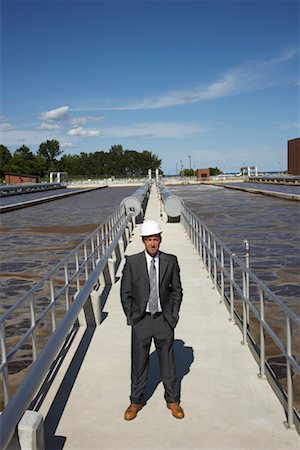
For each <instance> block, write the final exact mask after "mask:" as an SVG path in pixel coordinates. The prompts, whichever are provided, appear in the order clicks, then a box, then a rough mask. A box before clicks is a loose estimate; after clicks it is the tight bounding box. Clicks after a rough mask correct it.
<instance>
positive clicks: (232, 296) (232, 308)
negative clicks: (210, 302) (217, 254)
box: [230, 253, 235, 324]
mask: <svg viewBox="0 0 300 450" xmlns="http://www.w3.org/2000/svg"><path fill="white" fill-rule="evenodd" d="M233 257H234V253H232V254H231V255H230V320H231V321H232V322H233V323H234V324H235V320H234V288H233V282H234V263H233Z"/></svg>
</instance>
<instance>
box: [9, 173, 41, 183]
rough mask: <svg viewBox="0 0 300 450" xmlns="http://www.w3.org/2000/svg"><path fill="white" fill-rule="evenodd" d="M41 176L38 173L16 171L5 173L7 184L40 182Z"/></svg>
mask: <svg viewBox="0 0 300 450" xmlns="http://www.w3.org/2000/svg"><path fill="white" fill-rule="evenodd" d="M38 182H39V177H38V176H36V175H25V174H16V173H6V174H5V184H21V183H38Z"/></svg>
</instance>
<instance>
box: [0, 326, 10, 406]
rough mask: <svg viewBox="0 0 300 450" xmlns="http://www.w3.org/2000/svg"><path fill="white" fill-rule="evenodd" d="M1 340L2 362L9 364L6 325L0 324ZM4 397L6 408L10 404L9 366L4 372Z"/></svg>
mask: <svg viewBox="0 0 300 450" xmlns="http://www.w3.org/2000/svg"><path fill="white" fill-rule="evenodd" d="M0 340H1V360H2V364H6V363H7V351H6V340H5V324H4V322H1V323H0ZM2 375H3V397H4V405H5V406H6V405H7V404H8V402H9V379H8V369H7V366H6V367H4V369H3V372H2Z"/></svg>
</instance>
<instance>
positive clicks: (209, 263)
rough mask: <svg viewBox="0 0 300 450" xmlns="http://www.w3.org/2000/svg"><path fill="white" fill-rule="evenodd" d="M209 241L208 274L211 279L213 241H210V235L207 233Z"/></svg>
mask: <svg viewBox="0 0 300 450" xmlns="http://www.w3.org/2000/svg"><path fill="white" fill-rule="evenodd" d="M207 235H208V239H207V247H208V248H207V258H208V261H207V263H208V273H209V277H210V278H211V240H210V233H209V232H208V233H207Z"/></svg>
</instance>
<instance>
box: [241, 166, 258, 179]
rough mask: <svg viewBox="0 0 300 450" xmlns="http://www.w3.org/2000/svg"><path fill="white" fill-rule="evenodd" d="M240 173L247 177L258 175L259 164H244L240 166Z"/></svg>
mask: <svg viewBox="0 0 300 450" xmlns="http://www.w3.org/2000/svg"><path fill="white" fill-rule="evenodd" d="M240 175H242V176H247V177H257V175H258V168H257V166H243V167H241V168H240Z"/></svg>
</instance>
